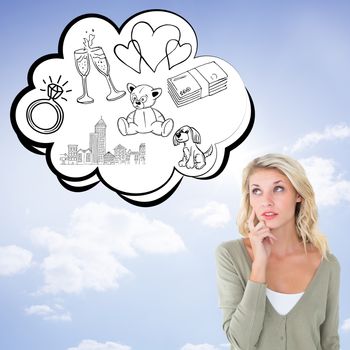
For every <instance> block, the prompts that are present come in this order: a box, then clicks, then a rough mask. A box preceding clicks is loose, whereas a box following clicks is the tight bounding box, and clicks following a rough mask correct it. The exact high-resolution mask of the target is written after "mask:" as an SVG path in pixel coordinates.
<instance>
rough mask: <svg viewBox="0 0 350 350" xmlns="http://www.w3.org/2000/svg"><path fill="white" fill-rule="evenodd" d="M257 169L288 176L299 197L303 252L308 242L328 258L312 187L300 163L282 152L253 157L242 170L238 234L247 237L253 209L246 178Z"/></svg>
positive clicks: (297, 214) (298, 225) (298, 227)
mask: <svg viewBox="0 0 350 350" xmlns="http://www.w3.org/2000/svg"><path fill="white" fill-rule="evenodd" d="M257 169H276V170H277V171H280V172H281V173H282V174H283V175H285V176H286V177H287V178H288V179H289V181H290V182H291V183H292V185H293V187H294V188H295V190H296V191H297V193H298V194H299V195H300V196H301V197H302V200H301V202H298V203H297V204H296V208H295V225H296V230H297V235H298V238H299V240H302V241H303V244H304V249H305V253H306V254H307V249H306V244H307V243H311V244H312V245H313V246H314V247H316V248H317V249H318V250H319V252H320V253H321V254H322V256H323V257H324V258H325V259H327V252H328V251H329V247H328V243H327V239H326V237H325V236H324V235H323V234H322V233H321V232H320V231H319V230H318V227H317V220H318V213H317V206H316V201H315V194H314V191H313V188H312V186H311V184H310V182H309V180H308V178H307V176H306V174H305V170H304V168H303V167H302V166H301V164H300V163H299V162H298V161H296V160H295V159H293V158H290V157H288V156H285V155H282V154H272V153H270V154H266V155H264V156H262V157H258V158H255V159H254V160H252V161H251V162H250V163H249V164H248V165H247V166H246V167H245V169H244V170H243V176H242V201H241V206H240V210H239V213H238V218H237V225H238V229H239V232H240V233H241V235H242V236H245V237H246V236H247V235H248V233H249V229H248V226H247V221H248V218H249V216H250V215H251V210H252V209H251V205H250V201H249V177H250V176H251V175H252V174H253V172H254V171H255V170H257Z"/></svg>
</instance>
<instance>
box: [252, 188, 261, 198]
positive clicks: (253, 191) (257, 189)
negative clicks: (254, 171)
mask: <svg viewBox="0 0 350 350" xmlns="http://www.w3.org/2000/svg"><path fill="white" fill-rule="evenodd" d="M261 193H262V191H261V189H260V188H253V189H252V194H254V195H256V196H258V195H259V194H261Z"/></svg>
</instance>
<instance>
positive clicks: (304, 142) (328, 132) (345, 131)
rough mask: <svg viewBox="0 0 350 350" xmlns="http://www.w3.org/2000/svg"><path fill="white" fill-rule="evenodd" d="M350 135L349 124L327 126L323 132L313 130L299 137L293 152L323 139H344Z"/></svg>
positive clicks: (292, 149) (292, 148)
mask: <svg viewBox="0 0 350 350" xmlns="http://www.w3.org/2000/svg"><path fill="white" fill-rule="evenodd" d="M349 137H350V126H349V125H347V124H344V123H343V124H336V125H333V126H327V127H326V128H325V129H324V130H323V131H322V132H318V131H315V132H311V133H309V134H306V135H305V136H303V137H301V138H299V139H298V140H297V141H296V142H295V144H294V145H293V146H292V147H291V151H292V152H297V151H301V150H303V149H305V148H308V147H311V146H314V145H316V144H317V143H319V142H321V141H332V140H342V139H345V138H349Z"/></svg>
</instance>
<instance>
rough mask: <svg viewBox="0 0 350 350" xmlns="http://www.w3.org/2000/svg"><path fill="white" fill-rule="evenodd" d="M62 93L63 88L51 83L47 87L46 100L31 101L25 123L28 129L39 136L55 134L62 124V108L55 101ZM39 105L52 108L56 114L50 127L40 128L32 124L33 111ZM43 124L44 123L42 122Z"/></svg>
mask: <svg viewBox="0 0 350 350" xmlns="http://www.w3.org/2000/svg"><path fill="white" fill-rule="evenodd" d="M62 93H63V88H62V87H61V86H59V85H58V84H55V83H51V84H49V85H48V86H47V96H48V97H49V98H48V99H47V98H42V99H39V100H35V101H33V102H32V103H31V104H30V105H29V106H28V108H27V112H26V115H27V121H28V124H29V125H30V127H31V128H32V129H33V130H35V131H37V132H40V133H41V134H52V133H54V132H56V131H57V130H58V129H59V128H60V127H61V125H62V123H63V115H64V113H63V109H62V107H61V106H60V105H59V104H58V102H56V100H57V99H58V98H59V97H60V96H61V95H62ZM40 105H48V106H51V107H53V108H54V110H55V112H56V121H55V123H54V124H53V125H52V126H49V127H44V126H40V125H38V124H37V123H35V122H34V120H33V112H34V109H35V108H36V107H38V106H40ZM43 124H45V121H44V122H43Z"/></svg>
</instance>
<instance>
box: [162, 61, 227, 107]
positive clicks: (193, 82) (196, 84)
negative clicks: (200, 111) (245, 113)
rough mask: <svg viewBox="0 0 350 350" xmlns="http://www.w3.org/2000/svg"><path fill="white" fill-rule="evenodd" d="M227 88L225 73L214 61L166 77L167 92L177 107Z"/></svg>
mask: <svg viewBox="0 0 350 350" xmlns="http://www.w3.org/2000/svg"><path fill="white" fill-rule="evenodd" d="M225 89H227V74H226V72H225V71H224V70H223V69H222V68H221V67H220V66H219V65H218V64H217V63H216V62H214V61H212V62H209V63H205V64H203V65H201V66H198V67H195V68H192V69H190V70H188V71H187V72H184V73H181V74H179V75H177V76H175V77H172V78H169V79H168V92H169V95H170V96H171V98H172V99H173V101H174V103H175V104H176V106H177V107H181V106H184V105H186V104H189V103H192V102H195V101H197V100H199V99H201V98H204V97H207V96H211V95H214V94H217V93H218V92H220V91H223V90H225Z"/></svg>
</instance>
